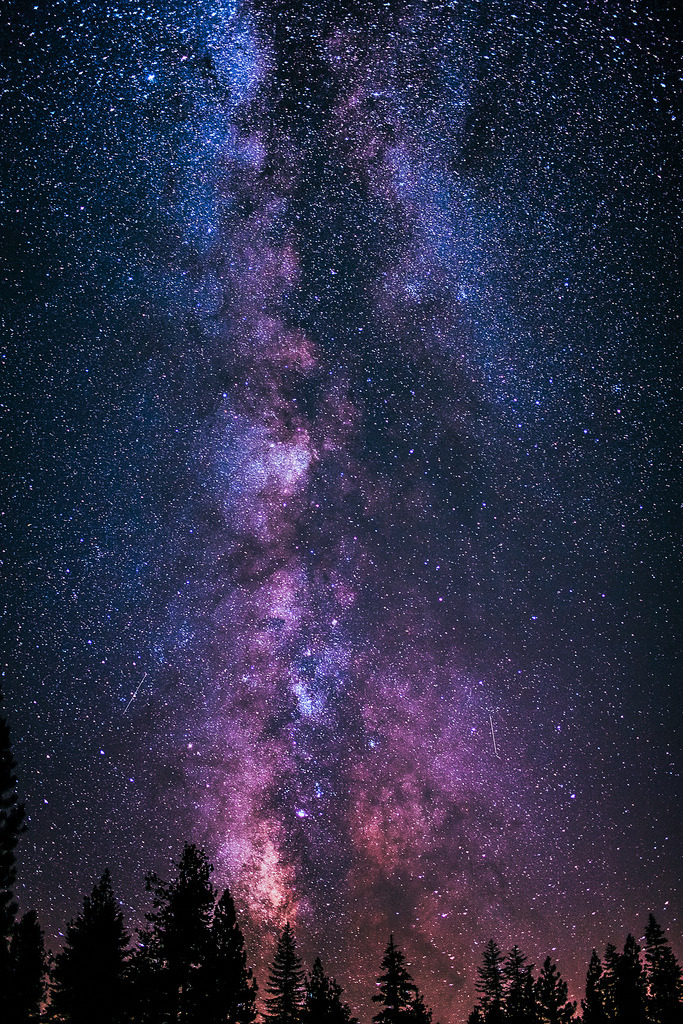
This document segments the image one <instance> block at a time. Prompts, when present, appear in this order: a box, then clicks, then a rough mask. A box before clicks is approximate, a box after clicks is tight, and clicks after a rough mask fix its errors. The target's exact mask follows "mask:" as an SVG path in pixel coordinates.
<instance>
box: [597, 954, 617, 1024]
mask: <svg viewBox="0 0 683 1024" xmlns="http://www.w3.org/2000/svg"><path fill="white" fill-rule="evenodd" d="M618 964H619V951H618V950H617V947H616V946H615V945H614V944H613V943H612V942H610V943H608V944H607V946H605V955H604V957H603V967H602V978H601V979H600V991H601V992H602V1002H603V1006H604V1008H605V1015H606V1017H607V1019H608V1020H609V1021H613V1020H615V1019H616V1014H617V1009H616V994H615V989H616V984H617V973H618Z"/></svg>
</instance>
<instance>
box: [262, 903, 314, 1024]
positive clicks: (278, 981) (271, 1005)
mask: <svg viewBox="0 0 683 1024" xmlns="http://www.w3.org/2000/svg"><path fill="white" fill-rule="evenodd" d="M266 991H267V992H268V997H267V999H266V1012H265V1019H266V1020H267V1021H271V1022H272V1024H299V1022H300V1021H301V1019H302V1013H303V1008H304V971H303V968H302V966H301V960H300V959H299V956H298V954H297V951H296V942H295V939H294V933H293V932H292V929H291V926H290V924H289V921H287V923H286V924H285V927H284V928H283V930H282V934H281V935H280V938H279V939H278V944H277V948H276V950H275V958H274V960H273V966H272V968H271V971H270V977H269V979H268V984H267V986H266Z"/></svg>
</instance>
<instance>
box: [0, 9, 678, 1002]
mask: <svg viewBox="0 0 683 1024" xmlns="http://www.w3.org/2000/svg"><path fill="white" fill-rule="evenodd" d="M0 28H1V34H2V37H3V43H2V75H1V78H0V110H1V113H0V119H1V126H2V133H1V134H2V207H1V209H2V260H3V263H2V268H1V280H2V294H1V298H0V303H1V305H0V311H1V315H2V321H3V332H2V333H3V350H2V366H3V374H2V414H3V415H2V426H3V440H2V452H3V466H4V473H3V495H2V499H1V502H0V511H1V512H2V517H1V518H2V523H3V524H4V525H3V527H2V545H1V546H2V549H3V555H2V560H3V566H2V568H3V573H4V585H3V589H2V601H1V602H0V605H1V607H2V611H3V652H2V661H3V663H4V664H5V666H6V668H5V678H4V681H3V684H4V689H5V691H6V709H7V715H8V717H9V721H10V724H11V727H12V732H13V738H14V752H15V757H16V760H17V762H18V774H19V777H20V789H21V793H22V794H23V795H24V796H25V799H26V804H27V812H28V818H29V821H28V824H29V830H28V832H27V834H26V836H25V837H24V838H23V839H22V840H21V847H20V860H19V870H20V876H19V880H18V884H17V891H18V895H19V898H20V901H21V907H22V910H25V909H28V908H29V907H31V906H36V907H37V909H38V911H39V915H40V919H41V921H42V923H43V926H44V927H45V929H46V933H47V938H48V941H49V942H50V944H51V945H52V946H53V947H56V946H58V944H59V941H60V939H59V933H60V932H61V931H63V928H64V924H65V922H66V920H67V919H68V918H69V917H71V916H73V915H74V914H75V913H77V912H78V910H79V907H80V906H81V901H82V896H83V894H84V893H85V892H89V891H90V889H91V888H92V885H93V884H94V882H95V881H96V880H97V879H98V878H99V876H100V874H101V873H102V870H103V869H104V867H105V866H106V865H109V866H110V868H111V871H112V875H113V881H114V886H115V890H116V893H117V895H118V896H119V897H120V899H121V901H122V904H123V907H124V910H125V913H126V917H127V921H128V923H129V925H130V926H131V927H133V926H134V925H135V924H138V923H140V920H141V915H142V913H143V911H144V909H145V904H144V881H143V878H144V874H145V872H146V871H147V870H150V869H156V870H158V871H159V872H160V873H161V874H162V876H164V877H169V876H170V874H171V873H172V863H173V862H174V861H177V859H178V857H179V854H180V852H181V850H182V845H183V842H184V841H185V840H191V841H194V842H197V843H198V844H199V845H200V846H203V847H204V848H205V849H206V851H207V854H208V855H209V857H210V859H211V860H212V862H213V863H214V864H215V867H216V871H215V875H214V880H215V881H216V883H217V884H218V885H221V886H224V885H226V884H229V885H230V887H231V889H232V891H233V892H234V894H235V898H236V902H237V905H238V908H239V910H240V913H241V917H242V921H243V922H244V924H245V928H246V931H247V936H248V940H249V950H250V956H251V962H252V963H254V964H255V966H256V972H257V977H258V979H259V981H260V982H261V983H262V984H263V982H264V981H265V973H264V967H263V963H264V961H266V962H267V961H268V960H269V958H270V957H271V955H272V949H273V943H274V938H275V935H276V934H277V931H278V929H279V928H281V926H282V925H283V924H284V921H285V920H286V919H289V920H290V921H291V922H292V924H293V926H294V928H295V933H296V935H297V938H298V941H299V946H300V950H301V952H302V954H303V956H304V960H305V962H306V964H307V965H310V963H311V961H312V958H313V957H314V956H315V955H316V954H317V953H320V955H321V956H322V958H323V961H324V964H325V967H326V968H327V969H328V971H329V972H330V973H334V974H336V975H337V976H338V978H339V980H340V982H341V983H342V984H343V985H344V986H345V988H346V990H347V995H348V997H349V998H350V999H351V1001H352V1003H353V1005H354V1007H355V1008H356V1009H357V1010H358V1011H359V1012H360V1014H361V1016H362V1017H363V1018H364V1019H367V1018H369V1016H370V1014H371V1012H372V1011H371V1003H370V995H371V993H372V991H373V990H374V984H373V982H374V978H375V977H376V975H377V973H378V971H379V961H380V958H381V953H382V950H383V948H384V946H385V945H386V942H387V939H388V935H389V932H390V931H393V932H394V933H395V936H396V941H397V942H398V944H399V945H400V946H402V948H404V949H405V951H406V953H407V955H408V958H409V960H410V962H411V964H412V968H411V969H412V972H413V974H414V976H415V978H416V980H417V981H418V982H419V984H420V985H421V986H422V987H423V988H424V990H425V996H426V1001H427V1002H428V1003H430V1004H431V1005H432V1006H434V1008H435V1011H436V1014H437V1015H438V1016H439V1017H440V1019H441V1020H442V1021H444V1022H448V1021H451V1020H456V1019H459V1015H460V1014H462V1013H463V1012H465V1010H466V1008H468V1007H469V1006H471V1003H472V1000H473V998H474V995H473V988H472V986H473V980H474V974H475V966H476V964H478V963H480V961H481V954H482V950H483V945H484V943H485V942H486V941H487V940H488V939H489V938H490V937H491V936H493V937H495V938H496V939H497V941H498V942H499V943H500V944H501V946H502V947H503V948H504V949H509V947H510V946H511V945H512V943H513V942H517V943H518V944H519V945H520V946H521V947H522V949H523V950H524V951H525V952H526V953H528V954H529V956H530V958H531V959H532V960H533V961H534V962H535V963H536V964H538V963H539V962H540V961H541V960H542V959H543V957H544V956H545V955H546V954H547V953H551V954H552V955H553V956H554V957H556V958H557V959H558V961H559V966H560V969H561V970H562V972H563V973H564V974H565V976H566V977H567V978H568V980H570V982H571V984H572V986H573V988H574V995H575V996H576V995H579V996H580V994H581V992H580V991H579V988H580V986H581V984H582V979H583V977H584V975H585V970H586V965H587V961H588V958H589V956H590V951H591V948H592V947H593V946H594V945H595V946H597V947H598V949H599V950H602V949H604V945H605V943H606V942H608V941H614V942H616V943H618V944H619V945H621V944H623V941H624V939H625V937H626V933H627V932H628V931H633V932H634V934H635V935H636V937H640V936H642V934H643V931H644V927H645V923H646V920H647V913H648V912H649V911H652V912H654V914H655V916H656V917H657V919H658V920H659V921H660V923H661V924H662V926H663V927H664V928H665V929H666V930H667V931H668V934H669V937H670V939H671V940H672V942H673V945H674V948H675V949H676V951H677V953H678V955H679V956H680V955H681V954H682V953H683V928H682V922H683V905H682V901H681V893H680V890H679V889H678V888H677V887H678V883H679V880H680V877H681V869H682V866H683V865H682V863H681V850H682V849H683V830H682V828H681V821H682V816H681V813H680V810H681V809H680V781H679V779H680V752H681V743H680V740H681V731H680V723H681V711H682V710H683V709H682V707H681V692H680V683H679V677H680V669H681V646H680V620H679V619H678V612H679V589H680V580H681V578H682V575H683V574H682V572H681V564H680V536H681V533H680V527H681V516H680V510H681V503H682V502H683V493H682V490H681V487H680V482H681V474H680V463H679V461H678V460H679V458H680V441H681V430H680V422H681V414H682V412H683V410H682V408H681V402H680V384H679V383H678V381H677V379H676V370H677V366H676V363H677V355H679V354H680V352H679V351H678V352H677V347H678V346H679V345H680V333H677V316H678V314H679V312H680V304H679V299H678V292H677V279H676V270H677V268H676V257H677V251H678V244H679V240H680V234H679V231H678V223H677V222H678V217H679V213H678V210H679V205H678V204H679V198H680V196H679V194H678V193H677V188H678V183H679V181H680V178H679V172H680V166H679V164H678V154H679V149H680V137H679V132H678V128H679V125H680V119H679V120H678V121H677V120H676V99H677V97H679V96H680V82H679V80H678V78H677V75H676V68H677V65H678V66H680V64H679V62H680V55H681V49H680V46H678V44H677V42H676V41H675V24H674V21H673V17H672V15H671V14H670V13H667V11H666V10H664V9H662V8H659V7H656V6H653V5H651V4H650V5H648V4H644V3H640V2H638V3H633V4H629V3H627V2H624V0H619V2H617V3H613V4H598V3H589V2H588V0H583V2H580V0H567V2H565V3H556V4H550V3H534V2H528V0H525V2H521V0H519V2H517V0H509V2H505V0H498V2H494V3H490V4H489V3H478V2H474V0H470V2H462V3H456V2H450V3H437V2H427V0H423V2H418V0H412V2H410V0H406V2H404V3H396V2H387V3H379V2H377V3H373V4H369V3H364V2H356V3H351V2H341V0H338V2H330V3H327V4H325V3H323V2H321V3H313V2H311V3H301V4H296V3H294V2H289V3H285V2H281V0H275V2H265V0H264V2H256V0H253V2H251V3H244V4H242V5H238V4H237V3H236V2H234V3H229V2H226V0H216V2H215V3H212V2H209V0H199V2H189V0H158V2H155V0H151V2H150V3H149V4H148V5H147V6H136V5H134V4H133V3H132V2H131V3H127V2H123V0H122V2H121V3H120V4H119V5H117V4H116V2H115V0H111V2H110V3H88V2H86V3H60V2H52V3H50V4H49V5H42V4H41V5H39V6H38V7H33V5H32V4H31V3H28V4H27V3H23V2H22V3H19V2H14V3H10V4H8V5H7V7H6V14H5V15H4V16H3V22H2V25H1V27H0Z"/></svg>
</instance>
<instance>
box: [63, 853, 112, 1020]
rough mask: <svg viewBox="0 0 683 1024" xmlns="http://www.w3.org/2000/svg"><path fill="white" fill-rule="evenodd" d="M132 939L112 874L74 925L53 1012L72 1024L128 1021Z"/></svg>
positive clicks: (69, 930)
mask: <svg viewBox="0 0 683 1024" xmlns="http://www.w3.org/2000/svg"><path fill="white" fill-rule="evenodd" d="M127 945H128V936H127V934H126V931H125V929H124V927H123V915H122V914H121V912H120V910H119V907H118V904H117V902H116V900H115V898H114V893H113V890H112V885H111V876H110V874H109V871H108V870H106V871H105V872H104V874H103V875H102V878H101V880H100V882H99V883H98V884H97V885H96V886H95V888H94V889H93V891H92V895H91V896H86V897H85V899H84V900H83V912H82V913H81V914H80V915H79V916H78V917H77V918H76V919H75V920H74V921H71V922H70V923H69V925H68V926H67V930H66V942H65V945H64V948H63V950H62V951H61V953H58V954H57V957H56V959H55V966H54V972H53V991H52V1007H53V1009H54V1010H55V1011H57V1012H58V1013H60V1014H62V1019H64V1020H65V1021H68V1022H69V1024H92V1022H93V1021H97V1022H98V1024H117V1022H120V1021H123V1020H124V1019H125V1018H124V996H125V990H124V975H125V966H126V958H127V957H126V946H127Z"/></svg>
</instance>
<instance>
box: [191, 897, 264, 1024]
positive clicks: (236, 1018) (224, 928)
mask: <svg viewBox="0 0 683 1024" xmlns="http://www.w3.org/2000/svg"><path fill="white" fill-rule="evenodd" d="M197 984H198V990H199V994H200V1003H201V1013H200V1014H199V1016H200V1018H201V1020H202V1022H203V1024H225V1022H226V1021H229V1022H230V1024H252V1022H253V1021H254V1020H255V1019H256V992H257V985H256V981H255V980H254V977H253V974H252V971H251V968H249V967H247V955H246V953H245V950H244V937H243V935H242V930H241V928H240V926H239V924H238V923H237V915H236V913H235V904H234V902H233V899H232V896H231V895H230V892H229V890H228V889H226V890H225V892H224V893H223V895H222V896H221V898H220V899H219V901H218V903H217V904H216V907H215V910H214V915H213V921H212V923H211V942H210V944H209V947H208V950H207V954H206V958H205V960H204V963H203V965H202V966H201V968H200V971H199V976H198V979H197Z"/></svg>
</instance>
